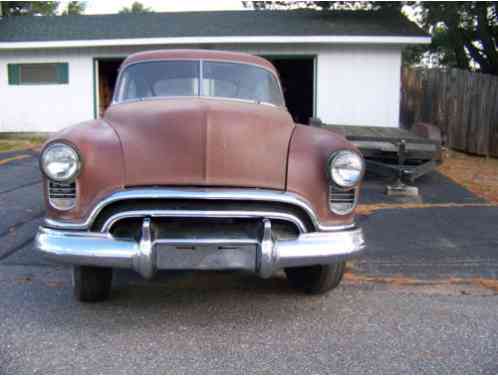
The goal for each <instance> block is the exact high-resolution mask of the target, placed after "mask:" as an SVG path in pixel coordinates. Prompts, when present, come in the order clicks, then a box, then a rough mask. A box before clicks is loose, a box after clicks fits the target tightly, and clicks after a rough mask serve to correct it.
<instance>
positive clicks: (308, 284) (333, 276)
mask: <svg viewBox="0 0 498 376" xmlns="http://www.w3.org/2000/svg"><path fill="white" fill-rule="evenodd" d="M345 267H346V262H338V263H335V264H330V265H314V266H303V267H299V268H287V269H285V274H286V275H287V280H288V281H289V284H290V286H291V287H293V288H295V289H297V290H301V291H304V292H305V293H307V294H323V293H326V292H327V291H330V290H332V289H334V288H336V287H337V286H338V285H339V283H340V282H341V280H342V276H343V275H344V269H345Z"/></svg>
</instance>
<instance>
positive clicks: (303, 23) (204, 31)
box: [0, 10, 427, 42]
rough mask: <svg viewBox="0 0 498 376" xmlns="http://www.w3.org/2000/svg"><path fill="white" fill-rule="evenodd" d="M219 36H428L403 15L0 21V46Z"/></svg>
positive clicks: (146, 16) (176, 15)
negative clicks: (52, 42) (1, 43)
mask: <svg viewBox="0 0 498 376" xmlns="http://www.w3.org/2000/svg"><path fill="white" fill-rule="evenodd" d="M200 36H202V37H214V36H389V37H396V36H400V37H426V36H427V34H425V33H424V32H423V31H422V30H421V29H420V28H419V27H418V26H416V25H415V24H414V23H412V22H410V21H409V20H408V19H407V18H406V17H404V16H402V15H401V14H393V13H384V12H363V11H330V12H327V11H321V12H319V11H313V10H297V11H249V10H247V11H217V12H182V13H143V14H110V15H85V16H54V17H28V16H23V17H5V18H3V19H0V42H41V41H75V40H101V39H133V38H163V37H200Z"/></svg>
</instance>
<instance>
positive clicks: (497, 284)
mask: <svg viewBox="0 0 498 376" xmlns="http://www.w3.org/2000/svg"><path fill="white" fill-rule="evenodd" d="M344 280H345V281H346V282H347V283H350V284H364V283H377V284H385V285H390V286H398V287H417V286H423V287H424V290H425V291H426V292H428V293H442V292H448V291H452V290H455V288H456V290H457V291H458V293H459V294H463V295H465V294H471V293H473V291H474V290H476V289H485V290H487V291H488V294H491V295H496V294H498V280H495V279H490V278H448V279H441V280H420V279H416V278H410V277H405V276H401V275H399V276H393V277H383V276H368V275H364V274H361V273H356V272H353V271H352V270H351V269H348V270H346V272H345V273H344Z"/></svg>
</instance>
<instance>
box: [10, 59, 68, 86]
mask: <svg viewBox="0 0 498 376" xmlns="http://www.w3.org/2000/svg"><path fill="white" fill-rule="evenodd" d="M8 73H9V85H51V84H55V85H57V84H67V83H68V82H69V66H68V64H67V63H36V64H9V65H8Z"/></svg>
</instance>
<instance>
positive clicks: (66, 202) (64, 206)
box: [48, 181, 76, 210]
mask: <svg viewBox="0 0 498 376" xmlns="http://www.w3.org/2000/svg"><path fill="white" fill-rule="evenodd" d="M48 199H49V202H50V205H52V206H53V207H54V208H56V209H59V210H68V209H71V208H72V207H74V205H75V203H76V183H75V182H70V183H59V182H55V181H49V182H48Z"/></svg>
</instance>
